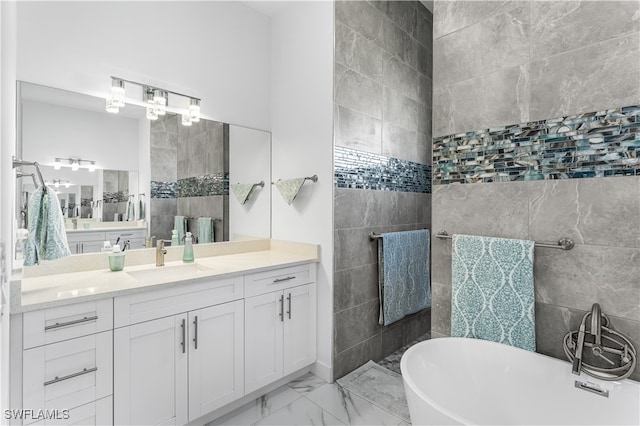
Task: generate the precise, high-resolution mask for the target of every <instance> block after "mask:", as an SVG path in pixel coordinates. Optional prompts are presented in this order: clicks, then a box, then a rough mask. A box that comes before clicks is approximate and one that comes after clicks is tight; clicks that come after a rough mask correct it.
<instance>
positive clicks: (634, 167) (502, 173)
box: [433, 105, 640, 185]
mask: <svg viewBox="0 0 640 426" xmlns="http://www.w3.org/2000/svg"><path fill="white" fill-rule="evenodd" d="M433 164H434V174H433V184H434V185H445V184H448V183H454V182H460V183H474V182H509V181H524V180H540V179H575V178H586V177H604V176H634V175H635V176H638V175H640V106H638V105H634V106H627V107H620V108H613V109H609V110H604V111H596V112H587V113H584V114H579V115H573V116H567V117H560V118H553V119H549V120H541V121H533V122H528V123H521V124H514V125H509V126H504V127H498V128H493V129H484V130H478V131H475V132H467V133H459V134H455V135H448V136H442V137H439V138H435V139H434V140H433Z"/></svg>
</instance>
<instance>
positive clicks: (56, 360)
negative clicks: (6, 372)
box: [10, 263, 316, 426]
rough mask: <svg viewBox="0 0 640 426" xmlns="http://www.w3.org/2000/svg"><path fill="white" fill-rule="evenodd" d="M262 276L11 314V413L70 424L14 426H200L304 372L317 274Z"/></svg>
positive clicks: (311, 351)
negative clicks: (37, 413) (49, 413)
mask: <svg viewBox="0 0 640 426" xmlns="http://www.w3.org/2000/svg"><path fill="white" fill-rule="evenodd" d="M265 269H266V268H263V272H259V273H245V274H244V275H235V276H226V277H225V276H223V277H216V278H213V277H211V278H206V277H201V278H199V279H198V281H196V282H183V283H173V284H172V283H166V284H164V285H163V286H162V288H159V287H155V286H149V288H148V290H145V291H139V290H138V291H132V292H129V291H128V290H125V292H126V293H124V294H118V295H115V297H107V298H104V299H99V300H96V301H90V302H81V303H75V304H69V305H64V306H59V307H53V308H47V309H41V310H35V311H30V312H25V313H18V314H14V315H12V318H15V319H16V321H13V320H12V325H11V327H12V328H11V333H12V339H13V336H14V335H17V336H19V338H20V339H19V341H14V340H12V342H14V343H17V344H14V345H13V346H12V360H14V359H15V360H16V362H15V365H17V366H19V367H17V368H18V369H17V372H12V380H16V382H15V383H16V385H15V387H14V384H12V401H11V405H12V407H13V408H17V409H20V408H24V409H43V410H46V409H49V410H51V409H53V410H55V409H60V410H65V411H64V413H62V414H63V415H64V414H65V413H66V415H67V416H68V418H66V419H53V420H51V419H49V420H38V421H34V420H27V419H25V420H22V421H12V422H11V423H10V424H12V425H14V424H15V425H23V426H26V425H31V424H33V425H72V424H82V425H103V424H106V425H114V424H115V425H134V424H135V425H183V424H187V423H192V424H195V423H196V422H199V421H203V422H204V421H205V419H208V420H207V421H209V420H211V418H212V416H213V415H221V414H220V413H222V414H224V412H225V410H230V409H231V408H232V407H233V405H232V406H229V405H228V404H231V403H233V404H241V403H243V401H245V400H246V402H248V401H249V400H250V399H252V398H255V397H256V396H257V395H258V393H257V392H255V393H253V394H251V393H252V392H254V391H258V390H260V389H262V388H264V387H267V386H269V385H274V384H275V382H277V381H279V380H281V379H282V380H285V377H286V376H288V375H291V376H292V377H293V376H296V374H297V373H299V375H301V374H304V373H305V372H306V371H307V369H306V368H307V367H309V366H310V365H311V364H313V362H315V360H316V284H315V281H316V265H315V263H306V264H301V265H297V266H290V267H281V268H278V267H272V268H271V269H267V270H265ZM12 362H14V361H12ZM293 373H296V374H293ZM296 377H297V376H296ZM288 379H289V378H287V379H286V380H288ZM266 390H269V388H267V389H265V391H266ZM250 394H251V395H250ZM13 395H15V396H16V398H14V397H13ZM18 396H19V397H18Z"/></svg>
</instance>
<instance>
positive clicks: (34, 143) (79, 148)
mask: <svg viewBox="0 0 640 426" xmlns="http://www.w3.org/2000/svg"><path fill="white" fill-rule="evenodd" d="M21 106H22V156H23V157H24V159H26V160H28V161H37V162H39V163H40V164H44V165H51V166H53V162H54V159H55V158H56V157H60V158H83V159H87V160H94V161H96V167H97V168H100V169H112V170H136V171H137V170H138V169H139V167H140V164H139V158H138V154H139V152H138V149H132V148H133V147H137V146H138V143H139V134H138V133H139V129H138V126H139V124H138V121H139V120H138V119H135V118H129V117H125V116H121V115H116V114H108V113H106V112H95V111H84V110H80V109H76V108H68V107H63V106H59V105H51V104H46V103H41V102H34V101H22V105H21ZM144 120H145V121H147V120H146V119H144ZM63 165H64V166H68V163H66V162H63ZM86 165H88V164H85V163H83V164H82V166H83V167H84V166H86ZM65 169H67V167H65ZM67 170H68V169H67ZM136 177H137V176H136Z"/></svg>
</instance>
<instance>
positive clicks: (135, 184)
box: [16, 82, 271, 253]
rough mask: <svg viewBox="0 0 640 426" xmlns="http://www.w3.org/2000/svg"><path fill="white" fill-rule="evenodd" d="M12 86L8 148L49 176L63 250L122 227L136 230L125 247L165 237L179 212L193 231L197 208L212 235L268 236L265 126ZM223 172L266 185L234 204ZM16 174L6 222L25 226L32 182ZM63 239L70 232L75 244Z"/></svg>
mask: <svg viewBox="0 0 640 426" xmlns="http://www.w3.org/2000/svg"><path fill="white" fill-rule="evenodd" d="M18 94H19V104H18V122H19V126H18V140H17V149H16V153H17V156H18V157H19V158H21V159H23V160H26V161H37V162H38V163H39V164H40V165H41V169H42V174H43V176H44V179H45V180H46V181H47V182H48V184H49V185H51V186H52V187H54V188H55V183H56V182H57V183H58V187H57V188H55V189H56V190H57V191H59V199H60V202H61V206H62V207H63V211H64V217H65V218H66V219H67V224H66V225H67V236H68V239H69V241H70V246H71V250H72V252H73V253H82V252H84V253H86V252H88V251H87V250H89V251H99V250H100V244H98V243H99V242H98V241H97V240H96V241H92V242H91V243H89V242H87V241H84V240H82V238H83V237H82V236H83V235H84V236H86V235H88V234H93V235H92V236H93V237H94V238H99V236H100V235H103V238H105V239H112V240H113V241H111V243H114V242H115V240H116V239H117V236H118V235H117V234H119V233H120V231H121V230H122V229H123V228H131V227H134V228H138V229H137V231H140V232H142V233H141V234H140V233H138V234H136V238H138V239H139V240H140V241H141V242H140V243H139V244H137V245H133V244H132V245H131V248H136V247H144V237H146V236H154V237H156V238H157V239H160V238H162V239H167V240H168V239H170V238H171V235H172V231H173V230H174V229H176V224H178V223H181V216H184V218H185V221H186V225H185V228H186V230H188V231H191V232H193V233H194V236H195V237H196V239H197V237H198V231H199V228H200V227H199V226H198V225H199V223H203V222H206V220H207V219H206V218H211V227H212V234H213V239H212V240H213V241H216V242H217V241H227V240H236V239H241V238H252V237H258V238H269V237H270V235H271V219H270V218H271V216H270V213H271V212H270V209H271V188H270V186H271V185H270V184H269V183H270V182H271V171H270V162H271V160H270V158H271V136H270V134H269V133H268V132H264V131H260V130H254V129H247V128H244V127H241V126H235V125H228V124H225V123H220V122H216V121H211V120H205V119H201V120H200V122H198V123H193V124H192V126H190V127H185V126H182V124H181V122H180V119H179V117H178V116H175V115H171V114H167V115H165V116H163V117H161V118H160V119H158V120H157V121H149V120H148V119H147V118H146V114H145V112H146V111H145V108H143V107H140V106H137V105H131V104H127V105H126V106H125V107H124V108H121V109H120V112H119V113H118V114H112V113H107V112H106V110H105V101H104V99H102V98H97V97H93V96H88V95H83V94H79V93H74V92H69V91H65V90H59V89H54V88H50V87H46V86H40V85H36V84H31V83H25V82H19V85H18ZM56 159H59V161H58V165H59V166H61V167H59V168H54V166H55V165H56ZM77 159H80V160H81V161H80V162H79V165H80V167H79V168H78V169H77V170H75V171H74V170H73V169H72V168H71V165H72V162H74V161H75V160H77ZM90 164H91V165H93V166H95V170H94V171H90V170H92V169H93V167H92V168H91V169H90V168H89V165H90ZM23 170H24V171H25V172H26V171H27V170H26V169H23ZM230 180H233V182H232V183H238V182H240V183H244V184H249V183H257V182H260V181H264V182H266V185H265V186H264V187H260V188H257V189H256V190H255V191H254V193H253V194H252V196H251V199H250V200H249V201H248V202H246V203H244V204H242V203H240V202H239V201H238V200H236V198H235V196H233V194H232V195H231V196H230V195H229V194H230V192H229V185H230ZM18 184H19V190H18V191H17V197H16V198H17V199H16V218H17V220H16V223H17V226H18V227H26V218H27V217H28V215H27V214H26V209H27V207H28V197H29V195H30V194H31V193H33V191H34V189H35V187H34V185H33V182H32V180H31V179H29V178H22V179H20V180H19V181H18ZM67 185H68V188H67ZM145 194H147V195H145ZM176 218H177V219H176ZM202 228H203V229H204V228H206V226H202ZM149 230H150V233H148V232H147V231H149ZM97 231H100V232H104V233H103V234H100V233H97ZM85 234H86V235H85ZM205 240H206V239H205ZM73 241H80V242H79V243H78V245H77V247H75V248H74V247H73ZM83 241H84V242H85V244H83ZM201 241H203V240H201Z"/></svg>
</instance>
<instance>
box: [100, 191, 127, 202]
mask: <svg viewBox="0 0 640 426" xmlns="http://www.w3.org/2000/svg"><path fill="white" fill-rule="evenodd" d="M102 200H103V202H104V203H122V202H127V200H129V192H128V191H117V192H104V193H103V196H102Z"/></svg>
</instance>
